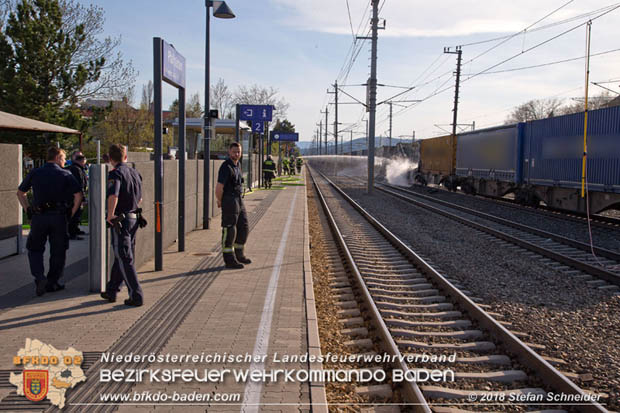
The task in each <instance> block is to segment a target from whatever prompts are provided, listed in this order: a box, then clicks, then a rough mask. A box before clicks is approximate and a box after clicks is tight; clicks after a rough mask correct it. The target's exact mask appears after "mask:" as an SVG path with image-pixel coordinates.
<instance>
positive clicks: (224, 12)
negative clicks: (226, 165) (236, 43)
mask: <svg viewBox="0 0 620 413" xmlns="http://www.w3.org/2000/svg"><path fill="white" fill-rule="evenodd" d="M205 6H206V8H207V18H206V23H207V24H206V31H205V33H206V34H205V39H206V42H205V111H204V124H203V138H204V139H205V141H204V143H205V144H204V174H203V177H204V182H203V198H204V200H203V203H202V205H203V209H202V228H203V229H209V215H210V214H209V207H210V205H209V201H210V200H209V193H210V190H211V189H210V185H209V181H210V179H211V177H210V174H211V171H210V168H209V161H210V159H211V115H210V109H211V106H210V99H209V92H210V89H211V86H210V85H211V83H210V79H209V74H210V73H209V70H210V67H209V63H210V62H209V61H210V57H209V9H210V8H213V16H214V17H217V18H220V19H232V18H234V17H235V14H234V13H233V12H232V10H231V9H230V8H229V7H228V5H226V2H224V1H212V0H205Z"/></svg>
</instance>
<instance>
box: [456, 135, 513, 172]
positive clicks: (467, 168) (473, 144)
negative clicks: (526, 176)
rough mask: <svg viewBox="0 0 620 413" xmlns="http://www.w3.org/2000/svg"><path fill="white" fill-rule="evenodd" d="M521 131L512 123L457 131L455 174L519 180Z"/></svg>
mask: <svg viewBox="0 0 620 413" xmlns="http://www.w3.org/2000/svg"><path fill="white" fill-rule="evenodd" d="M522 130H523V124H514V125H505V126H499V127H495V128H488V129H480V130H477V131H473V132H466V133H462V134H459V135H458V140H457V146H456V174H457V175H458V176H473V177H475V178H484V179H497V180H500V181H505V182H515V183H517V182H520V180H521V158H520V153H521V144H522Z"/></svg>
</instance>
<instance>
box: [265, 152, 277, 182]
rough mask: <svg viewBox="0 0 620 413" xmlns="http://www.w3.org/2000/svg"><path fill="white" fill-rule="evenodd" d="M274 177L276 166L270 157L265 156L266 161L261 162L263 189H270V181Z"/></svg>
mask: <svg viewBox="0 0 620 413" xmlns="http://www.w3.org/2000/svg"><path fill="white" fill-rule="evenodd" d="M275 177H276V164H275V162H274V161H273V159H271V155H267V159H265V162H263V179H264V182H265V188H269V189H271V180H272V179H273V178H275Z"/></svg>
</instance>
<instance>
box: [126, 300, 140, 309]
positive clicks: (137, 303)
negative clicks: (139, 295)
mask: <svg viewBox="0 0 620 413" xmlns="http://www.w3.org/2000/svg"><path fill="white" fill-rule="evenodd" d="M125 305H128V306H130V307H141V306H142V301H138V300H134V299H133V298H128V299H126V300H125Z"/></svg>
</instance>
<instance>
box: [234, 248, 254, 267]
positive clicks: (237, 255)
mask: <svg viewBox="0 0 620 413" xmlns="http://www.w3.org/2000/svg"><path fill="white" fill-rule="evenodd" d="M235 258H237V261H239V262H240V263H242V264H252V260H251V259H249V258H247V257H246V256H245V255H243V249H236V248H235Z"/></svg>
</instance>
